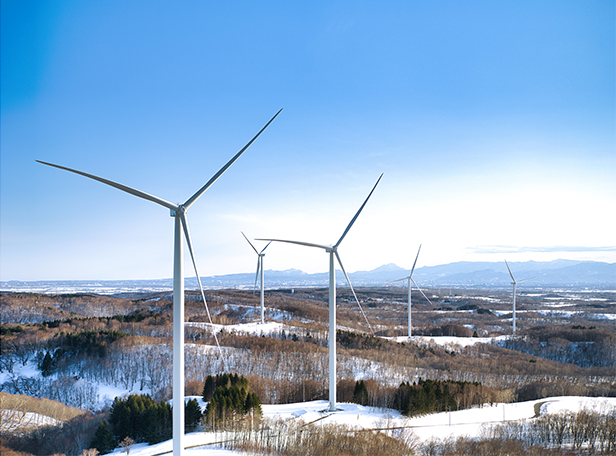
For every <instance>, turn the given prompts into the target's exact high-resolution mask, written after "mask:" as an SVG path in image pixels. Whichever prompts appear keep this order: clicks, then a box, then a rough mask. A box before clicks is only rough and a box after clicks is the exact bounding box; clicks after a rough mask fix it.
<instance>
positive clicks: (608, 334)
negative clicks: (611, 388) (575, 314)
mask: <svg viewBox="0 0 616 456" xmlns="http://www.w3.org/2000/svg"><path fill="white" fill-rule="evenodd" d="M526 335H527V337H524V338H515V339H506V340H503V341H501V342H500V343H499V345H500V346H501V347H504V348H508V349H510V350H516V351H519V352H523V353H527V354H529V355H531V356H537V357H541V358H544V359H549V360H552V361H558V362H561V363H569V364H574V365H576V366H580V367H614V366H616V335H614V333H613V332H612V331H608V330H603V329H597V328H586V327H585V326H581V325H574V326H573V327H571V328H570V329H567V328H558V329H549V328H545V327H543V328H541V329H534V330H529V331H527V332H526Z"/></svg>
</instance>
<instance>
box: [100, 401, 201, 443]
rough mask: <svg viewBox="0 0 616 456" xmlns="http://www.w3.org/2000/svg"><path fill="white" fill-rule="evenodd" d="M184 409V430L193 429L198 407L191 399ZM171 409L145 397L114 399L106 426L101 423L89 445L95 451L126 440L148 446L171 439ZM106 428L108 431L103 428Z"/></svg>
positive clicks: (199, 414)
mask: <svg viewBox="0 0 616 456" xmlns="http://www.w3.org/2000/svg"><path fill="white" fill-rule="evenodd" d="M185 407H186V408H185V410H184V421H185V423H184V425H185V428H186V430H188V431H191V430H193V429H194V428H195V427H196V426H197V424H198V423H199V421H200V420H201V407H200V406H199V403H198V402H197V401H196V400H195V399H191V400H189V401H187V403H186V406H185ZM172 426H173V409H172V407H171V405H170V404H169V403H167V402H165V401H160V402H155V401H154V400H152V398H151V397H150V396H149V395H139V394H131V395H130V396H128V398H126V399H121V398H117V397H116V398H115V400H114V401H113V405H112V406H111V412H110V414H109V425H107V423H106V422H101V424H100V426H99V429H98V430H97V435H96V436H95V439H94V440H93V443H92V446H93V447H95V448H97V449H98V450H99V451H101V450H102V447H107V446H108V445H111V444H112V443H113V447H112V448H115V446H116V445H117V443H119V442H122V441H123V440H125V439H126V438H127V437H128V438H130V439H132V440H134V441H135V442H148V443H149V444H150V445H152V444H154V443H158V442H162V441H164V440H168V439H170V438H171V437H172V433H173V431H172V429H173V427H172ZM105 428H108V429H109V432H108V431H107V429H105Z"/></svg>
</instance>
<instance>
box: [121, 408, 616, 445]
mask: <svg viewBox="0 0 616 456" xmlns="http://www.w3.org/2000/svg"><path fill="white" fill-rule="evenodd" d="M197 399H199V398H198V397H197ZM200 404H201V405H202V407H204V406H205V404H204V403H203V402H202V401H200ZM537 404H538V405H539V409H540V413H541V415H545V414H549V413H560V412H562V411H571V412H576V411H579V410H582V409H585V408H586V409H594V410H597V411H602V410H607V409H608V408H615V407H616V398H606V397H599V398H590V397H577V396H563V397H550V398H545V399H539V400H535V401H528V402H518V403H513V404H492V405H490V404H486V405H484V406H483V407H476V408H472V409H469V410H460V411H456V412H451V413H449V412H444V413H434V414H431V415H424V416H420V417H414V418H406V417H404V416H402V415H401V414H400V413H399V412H398V411H396V410H391V409H382V408H375V407H363V406H361V405H357V404H347V403H341V404H337V405H338V409H339V411H337V412H335V413H329V412H326V410H327V409H328V408H329V403H328V402H327V401H311V402H300V403H295V404H282V405H267V404H263V405H262V406H261V407H262V409H263V416H264V417H266V418H273V419H282V420H285V421H290V420H302V422H304V423H310V422H312V421H315V420H319V419H320V421H318V422H317V423H319V424H320V423H324V424H329V423H337V424H345V425H349V426H354V427H357V428H363V429H374V428H379V429H383V428H392V427H394V428H395V427H404V428H405V431H404V432H405V433H412V434H413V435H414V438H415V440H416V441H417V442H418V443H421V442H424V441H429V440H432V439H447V438H450V437H454V438H455V437H461V436H468V437H479V436H480V435H481V432H482V428H483V426H485V425H490V424H495V425H496V424H498V423H501V422H503V420H504V421H517V420H524V419H532V418H534V417H535V405H537ZM315 424H316V423H315ZM214 441H215V435H214V434H213V433H210V432H193V433H190V434H186V437H185V445H186V447H192V446H198V445H206V444H208V443H211V442H214ZM172 446H173V442H172V440H168V441H166V442H162V443H159V444H157V445H152V446H149V445H148V444H147V443H141V444H137V445H135V446H133V447H132V449H131V451H130V454H131V455H133V456H152V455H155V454H161V453H164V452H169V453H171V451H172ZM185 453H186V454H190V455H195V456H196V455H202V456H222V455H224V456H229V455H237V456H239V455H245V454H246V453H241V452H235V451H229V450H223V449H220V448H213V447H210V446H201V447H197V448H187V449H186V450H185ZM113 454H118V455H119V454H123V453H122V450H121V449H120V448H118V449H116V450H115V451H114V453H113Z"/></svg>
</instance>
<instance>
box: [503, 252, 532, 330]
mask: <svg viewBox="0 0 616 456" xmlns="http://www.w3.org/2000/svg"><path fill="white" fill-rule="evenodd" d="M505 265H507V270H508V271H509V275H510V276H511V285H513V334H514V335H515V290H516V287H517V286H518V283H522V282H526V281H527V280H530V279H533V278H534V277H529V278H528V279H524V280H520V281H518V282H516V280H515V278H514V277H513V274H512V272H511V269H510V268H509V264H508V263H507V260H505Z"/></svg>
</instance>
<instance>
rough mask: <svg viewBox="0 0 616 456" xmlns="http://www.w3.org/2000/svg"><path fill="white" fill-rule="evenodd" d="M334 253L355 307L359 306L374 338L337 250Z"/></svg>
mask: <svg viewBox="0 0 616 456" xmlns="http://www.w3.org/2000/svg"><path fill="white" fill-rule="evenodd" d="M334 253H335V254H336V259H337V260H338V264H339V265H340V269H342V272H343V273H344V277H345V278H346V281H347V283H348V284H349V287H351V291H352V292H353V296H354V297H355V302H357V305H358V306H359V310H360V311H361V314H362V315H363V316H364V320H366V323H367V324H368V328H370V332H371V333H372V335H373V336H374V331H373V330H372V326H370V322H369V321H368V318H367V317H366V314H365V313H364V309H362V308H361V304H360V303H359V299H357V295H356V294H355V290H354V289H353V285H352V284H351V279H349V276H348V274H347V273H346V271H345V270H344V266H342V261H341V260H340V255H338V251H337V250H334Z"/></svg>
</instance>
